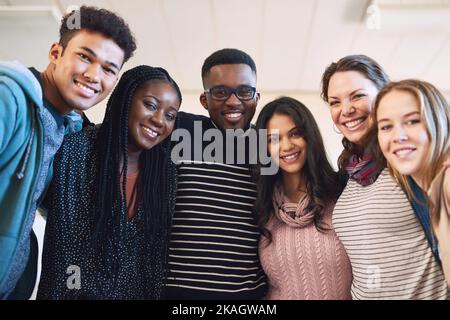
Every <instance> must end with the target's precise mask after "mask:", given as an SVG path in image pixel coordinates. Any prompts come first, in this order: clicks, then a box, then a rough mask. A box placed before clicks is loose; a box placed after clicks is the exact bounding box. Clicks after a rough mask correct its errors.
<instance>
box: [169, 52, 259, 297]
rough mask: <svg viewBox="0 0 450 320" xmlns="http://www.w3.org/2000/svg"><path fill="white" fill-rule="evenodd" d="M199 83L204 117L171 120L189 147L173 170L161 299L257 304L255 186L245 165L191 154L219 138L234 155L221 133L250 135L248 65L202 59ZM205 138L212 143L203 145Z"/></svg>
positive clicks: (252, 102) (225, 55)
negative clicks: (174, 184)
mask: <svg viewBox="0 0 450 320" xmlns="http://www.w3.org/2000/svg"><path fill="white" fill-rule="evenodd" d="M202 80H203V86H204V89H205V91H204V92H203V93H202V94H201V95H200V102H201V104H202V105H203V107H204V108H205V109H207V110H208V113H209V117H204V116H198V115H193V114H188V113H184V112H180V113H179V114H178V121H179V126H178V128H180V129H182V130H187V131H188V132H189V133H190V140H191V141H190V142H191V143H192V149H191V152H190V159H187V158H186V157H184V158H183V159H184V160H183V161H181V162H180V163H179V166H178V182H177V198H176V205H175V212H174V216H173V223H172V229H171V241H170V245H169V261H168V270H167V278H166V287H165V298H166V299H222V300H233V299H260V298H262V297H263V296H264V294H265V291H266V286H267V285H266V279H265V275H264V272H263V271H262V268H261V266H260V263H259V259H258V240H259V231H258V228H257V226H256V221H255V219H254V216H253V212H252V210H253V204H254V200H255V198H256V186H255V184H254V183H253V181H252V178H251V175H250V171H249V164H248V162H247V163H243V164H242V163H239V162H237V161H234V162H232V163H230V162H228V161H217V160H215V161H208V160H205V159H204V158H200V159H199V158H198V150H199V149H200V151H205V150H207V149H208V145H209V144H210V143H211V140H215V139H218V140H221V139H222V140H221V141H214V143H219V144H218V145H221V146H222V145H223V152H224V154H227V153H230V152H231V151H233V152H236V151H238V152H239V150H238V148H236V146H234V145H233V143H232V144H231V145H230V143H227V141H225V140H226V134H225V131H228V132H230V130H232V131H234V130H235V129H241V130H240V131H241V132H243V134H241V135H244V136H245V135H246V133H247V132H248V131H249V130H251V124H250V121H251V120H252V118H253V115H254V114H255V110H256V106H257V104H258V101H259V93H258V92H257V91H256V65H255V62H254V61H253V59H252V58H251V57H250V56H249V55H248V54H246V53H245V52H243V51H240V50H237V49H222V50H219V51H217V52H214V53H213V54H212V55H210V56H209V57H208V58H207V59H206V60H205V62H204V64H203V67H202ZM200 126H201V130H202V135H201V136H199V135H197V133H198V132H197V131H198V128H199V127H200ZM242 130H243V131H242ZM214 131H215V133H214ZM205 132H213V134H212V135H213V136H214V137H215V138H213V139H205V138H204V135H203V133H205ZM202 138H203V139H202ZM199 139H200V140H202V141H199ZM205 140H209V141H205ZM232 141H234V142H235V141H236V139H234V140H232ZM228 142H229V141H228ZM199 144H200V148H199V147H198V146H199ZM230 148H233V149H232V150H231V149H230ZM241 150H242V149H241ZM220 151H222V150H220ZM196 152H197V154H196ZM238 152H237V153H238ZM244 152H246V153H248V152H249V148H248V143H247V144H246V147H245V148H244ZM235 155H236V156H239V155H238V154H235ZM247 156H248V154H247ZM172 159H173V157H172ZM246 159H248V158H246Z"/></svg>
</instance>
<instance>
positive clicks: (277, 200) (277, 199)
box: [272, 182, 314, 228]
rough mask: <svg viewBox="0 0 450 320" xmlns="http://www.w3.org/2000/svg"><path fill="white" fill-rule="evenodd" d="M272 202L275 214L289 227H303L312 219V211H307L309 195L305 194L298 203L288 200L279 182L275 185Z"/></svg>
mask: <svg viewBox="0 0 450 320" xmlns="http://www.w3.org/2000/svg"><path fill="white" fill-rule="evenodd" d="M272 203H273V209H274V213H275V216H276V217H277V218H278V219H279V220H280V221H282V222H284V223H286V224H287V225H288V226H290V227H293V228H304V227H307V226H309V225H310V224H311V222H312V221H313V219H314V213H313V212H312V211H307V207H308V204H309V196H308V195H305V196H304V197H302V198H301V199H300V201H299V202H298V203H292V202H289V200H288V199H287V198H286V196H285V195H284V190H283V186H282V185H281V184H280V183H279V182H278V183H277V184H276V185H275V189H274V193H273V197H272Z"/></svg>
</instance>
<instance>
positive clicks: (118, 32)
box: [0, 6, 136, 299]
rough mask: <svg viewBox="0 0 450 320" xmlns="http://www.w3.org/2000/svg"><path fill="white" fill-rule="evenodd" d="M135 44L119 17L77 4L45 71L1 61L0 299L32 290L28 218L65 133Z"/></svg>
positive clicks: (77, 124) (105, 88)
mask: <svg viewBox="0 0 450 320" xmlns="http://www.w3.org/2000/svg"><path fill="white" fill-rule="evenodd" d="M74 17H75V18H76V19H74ZM74 21H75V22H76V23H75V24H74V23H73V22H74ZM77 24H78V25H77ZM135 49H136V44H135V40H134V37H133V35H132V33H131V31H130V29H129V27H128V25H127V24H126V23H125V21H124V20H123V19H122V18H120V17H119V16H117V15H116V14H114V13H112V12H110V11H107V10H104V9H98V8H95V7H86V6H82V7H81V8H80V9H79V10H77V11H73V12H72V13H69V14H67V15H66V16H64V17H63V19H62V23H61V27H60V39H59V42H58V43H54V44H52V46H51V48H50V51H49V55H48V57H49V60H50V62H49V64H48V66H47V68H46V69H45V70H44V71H43V72H41V73H40V72H39V71H37V70H36V69H34V68H29V69H27V68H26V67H24V66H23V65H21V64H19V63H16V62H2V63H0V212H1V216H0V299H26V298H28V297H29V296H30V295H31V292H32V290H33V288H34V283H35V280H36V256H37V241H36V237H35V235H34V234H33V232H32V226H33V222H34V218H35V211H36V209H37V207H38V206H39V203H40V201H41V199H42V197H43V195H44V193H45V190H46V188H47V186H48V184H49V182H50V180H51V177H52V162H53V157H54V155H55V153H56V152H57V151H58V149H59V147H60V146H61V143H62V141H63V138H64V136H65V135H66V134H68V133H72V132H76V131H79V130H80V129H81V127H82V119H81V116H80V113H82V112H83V111H85V110H87V109H89V108H91V107H92V106H94V105H96V104H97V103H99V102H100V101H102V100H103V99H105V98H106V97H107V96H108V94H109V93H110V92H111V90H112V88H113V87H114V85H115V83H116V81H117V80H118V77H119V72H120V70H121V68H122V66H123V64H124V63H125V62H126V61H127V60H128V59H129V58H130V57H131V56H132V55H133V52H134V51H135ZM27 263H28V265H27ZM21 277H22V278H21ZM19 279H20V281H19Z"/></svg>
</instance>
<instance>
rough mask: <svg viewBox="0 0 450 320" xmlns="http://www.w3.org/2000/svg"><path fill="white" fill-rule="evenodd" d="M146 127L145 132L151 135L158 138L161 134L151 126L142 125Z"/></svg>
mask: <svg viewBox="0 0 450 320" xmlns="http://www.w3.org/2000/svg"><path fill="white" fill-rule="evenodd" d="M142 128H143V129H144V131H145V132H147V133H148V134H149V135H150V136H151V137H153V138H156V137H157V136H158V135H159V134H158V133H157V132H155V131H153V130H152V129H150V128H147V127H142Z"/></svg>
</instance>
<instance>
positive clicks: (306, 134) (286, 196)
mask: <svg viewBox="0 0 450 320" xmlns="http://www.w3.org/2000/svg"><path fill="white" fill-rule="evenodd" d="M256 127H257V129H266V130H267V142H268V152H269V153H270V156H271V157H272V161H275V162H276V163H277V164H278V166H279V171H278V173H277V174H276V175H262V174H261V173H259V174H258V176H257V179H258V182H257V188H258V197H257V200H256V207H255V210H256V216H257V220H258V224H259V227H260V229H261V233H262V238H261V241H260V244H259V254H260V260H261V265H262V267H263V268H264V271H265V273H266V275H267V279H268V282H269V291H268V293H267V296H266V298H268V299H277V300H278V299H283V300H285V299H350V284H351V279H352V275H351V268H350V261H349V259H348V257H347V254H346V252H345V250H344V247H343V246H342V244H341V242H340V241H339V239H338V238H337V236H336V233H335V232H334V231H333V228H332V226H331V212H332V211H333V207H334V203H335V202H336V199H337V197H338V196H339V193H340V191H341V190H342V188H341V187H340V185H339V179H338V176H337V174H336V172H334V170H333V168H332V167H331V165H330V163H329V162H328V159H327V155H326V152H325V147H324V144H323V141H322V136H321V134H320V131H319V128H318V126H317V123H316V121H315V120H314V117H313V115H312V114H311V112H310V111H309V110H308V108H306V107H305V106H304V105H303V104H302V103H300V102H299V101H297V100H295V99H292V98H287V97H283V98H280V99H277V100H275V101H272V102H270V103H269V104H267V105H266V106H265V107H264V108H263V109H262V110H261V113H260V114H259V117H258V120H257V122H256ZM258 171H259V172H260V170H258Z"/></svg>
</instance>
